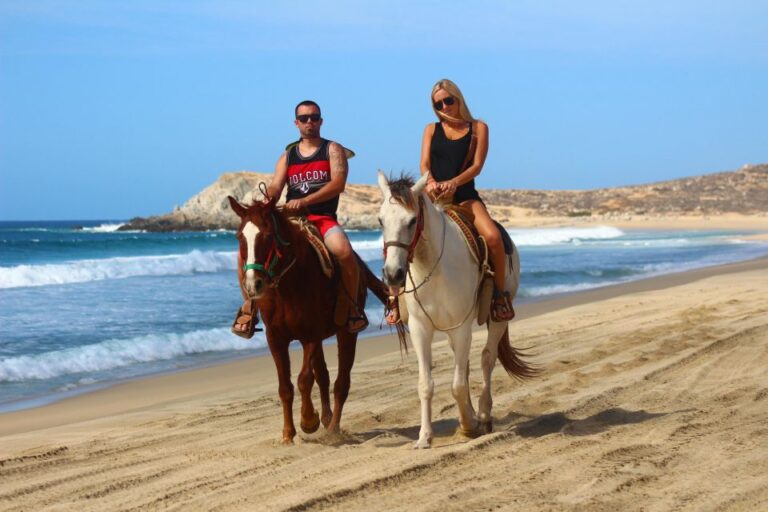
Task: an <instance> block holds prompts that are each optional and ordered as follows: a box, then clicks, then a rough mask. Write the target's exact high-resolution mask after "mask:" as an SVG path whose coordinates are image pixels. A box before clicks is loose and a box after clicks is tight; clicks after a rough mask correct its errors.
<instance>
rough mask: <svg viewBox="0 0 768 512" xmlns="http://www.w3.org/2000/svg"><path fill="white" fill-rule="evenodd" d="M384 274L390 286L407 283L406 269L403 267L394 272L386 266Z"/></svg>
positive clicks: (385, 280)
mask: <svg viewBox="0 0 768 512" xmlns="http://www.w3.org/2000/svg"><path fill="white" fill-rule="evenodd" d="M382 275H383V276H384V283H385V284H386V285H388V286H403V285H405V269H404V268H403V267H398V268H397V269H395V270H394V272H393V271H390V269H388V268H387V267H386V266H385V267H384V268H383V269H382Z"/></svg>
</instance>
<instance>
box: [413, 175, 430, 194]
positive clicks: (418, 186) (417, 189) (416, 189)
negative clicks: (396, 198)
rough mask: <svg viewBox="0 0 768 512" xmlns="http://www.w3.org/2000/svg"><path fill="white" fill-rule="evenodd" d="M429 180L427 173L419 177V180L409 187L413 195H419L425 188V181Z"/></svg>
mask: <svg viewBox="0 0 768 512" xmlns="http://www.w3.org/2000/svg"><path fill="white" fill-rule="evenodd" d="M428 178H429V173H426V172H425V173H424V174H422V175H421V178H419V181H417V182H416V183H414V184H413V186H412V187H411V192H413V193H414V194H415V195H417V196H418V195H419V194H421V191H422V190H424V187H426V186H427V179H428Z"/></svg>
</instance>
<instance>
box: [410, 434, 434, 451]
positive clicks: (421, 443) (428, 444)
mask: <svg viewBox="0 0 768 512" xmlns="http://www.w3.org/2000/svg"><path fill="white" fill-rule="evenodd" d="M427 448H432V438H431V437H424V438H419V440H418V441H416V442H415V443H413V449H414V450H426V449H427Z"/></svg>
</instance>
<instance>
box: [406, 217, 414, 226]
mask: <svg viewBox="0 0 768 512" xmlns="http://www.w3.org/2000/svg"><path fill="white" fill-rule="evenodd" d="M415 224H416V217H414V218H412V219H411V221H410V222H409V223H408V227H409V228H412V227H413V226H414V225H415Z"/></svg>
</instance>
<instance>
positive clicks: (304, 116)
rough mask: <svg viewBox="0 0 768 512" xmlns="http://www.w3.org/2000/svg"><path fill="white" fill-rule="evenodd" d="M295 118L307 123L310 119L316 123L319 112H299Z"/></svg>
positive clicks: (318, 118)
mask: <svg viewBox="0 0 768 512" xmlns="http://www.w3.org/2000/svg"><path fill="white" fill-rule="evenodd" d="M296 119H298V120H299V122H301V123H308V122H309V121H310V119H311V120H312V121H314V122H315V123H316V122H318V121H319V120H320V114H301V115H300V116H296Z"/></svg>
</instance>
